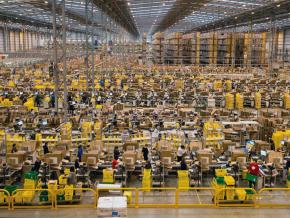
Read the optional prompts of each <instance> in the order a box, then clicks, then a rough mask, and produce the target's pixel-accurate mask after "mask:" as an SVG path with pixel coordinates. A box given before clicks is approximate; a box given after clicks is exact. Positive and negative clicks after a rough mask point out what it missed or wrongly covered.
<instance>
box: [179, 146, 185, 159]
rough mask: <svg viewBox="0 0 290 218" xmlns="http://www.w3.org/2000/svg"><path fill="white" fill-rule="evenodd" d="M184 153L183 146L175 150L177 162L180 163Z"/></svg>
mask: <svg viewBox="0 0 290 218" xmlns="http://www.w3.org/2000/svg"><path fill="white" fill-rule="evenodd" d="M185 153H186V151H185V147H184V145H180V146H179V148H178V150H177V162H180V161H181V160H182V158H183V156H184V154H185Z"/></svg>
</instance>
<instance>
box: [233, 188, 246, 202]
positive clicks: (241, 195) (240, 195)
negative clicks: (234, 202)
mask: <svg viewBox="0 0 290 218" xmlns="http://www.w3.org/2000/svg"><path fill="white" fill-rule="evenodd" d="M236 195H237V196H238V199H239V200H241V201H244V200H246V195H247V193H246V191H245V190H244V189H237V190H236Z"/></svg>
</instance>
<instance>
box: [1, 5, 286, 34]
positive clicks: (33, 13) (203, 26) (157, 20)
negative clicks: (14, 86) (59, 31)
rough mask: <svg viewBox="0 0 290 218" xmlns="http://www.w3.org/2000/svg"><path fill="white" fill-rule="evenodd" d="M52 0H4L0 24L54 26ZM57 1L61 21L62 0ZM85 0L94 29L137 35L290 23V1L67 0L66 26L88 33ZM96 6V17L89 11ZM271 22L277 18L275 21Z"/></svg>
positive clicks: (279, 25) (94, 12) (244, 28)
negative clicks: (87, 3) (250, 24)
mask: <svg viewBox="0 0 290 218" xmlns="http://www.w3.org/2000/svg"><path fill="white" fill-rule="evenodd" d="M53 1H54V0H0V19H1V23H2V24H3V22H4V23H6V24H7V23H10V25H12V24H13V23H18V24H19V23H21V24H22V25H28V26H31V27H34V28H35V27H37V28H39V27H41V28H52V2H53ZM55 1H56V3H57V5H58V6H57V7H56V14H57V22H58V25H60V24H61V2H62V0H55ZM86 1H88V2H89V5H88V13H89V15H88V24H89V25H91V24H93V26H94V28H96V29H95V31H94V32H96V33H98V34H102V33H103V32H105V31H108V32H110V33H121V34H123V33H124V31H126V32H127V33H129V34H131V36H134V37H135V38H136V37H138V36H139V35H141V34H143V33H147V34H148V35H149V36H150V35H152V34H154V33H155V32H158V31H165V32H167V33H169V32H175V31H180V32H191V31H210V30H213V29H214V30H219V29H225V28H226V29H231V28H237V27H238V28H239V30H244V31H246V30H247V28H249V21H252V24H253V26H252V27H253V28H254V29H256V30H260V29H269V28H270V25H273V23H275V25H276V26H277V27H279V28H285V27H288V26H290V20H289V17H290V14H289V12H290V1H289V0H65V2H66V24H67V30H69V31H75V32H82V33H85V30H86V3H85V2H86ZM92 11H93V16H91V13H92ZM271 21H273V22H271Z"/></svg>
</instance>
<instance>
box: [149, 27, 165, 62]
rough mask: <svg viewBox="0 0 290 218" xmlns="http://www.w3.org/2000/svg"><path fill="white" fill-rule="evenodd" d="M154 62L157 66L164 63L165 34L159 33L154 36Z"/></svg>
mask: <svg viewBox="0 0 290 218" xmlns="http://www.w3.org/2000/svg"><path fill="white" fill-rule="evenodd" d="M152 51H153V60H154V63H156V64H163V63H164V33H161V32H158V33H155V34H154V35H153V41H152Z"/></svg>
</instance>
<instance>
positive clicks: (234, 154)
mask: <svg viewBox="0 0 290 218" xmlns="http://www.w3.org/2000/svg"><path fill="white" fill-rule="evenodd" d="M238 157H247V155H246V154H245V152H244V151H242V150H233V151H232V156H231V161H236V160H237V158H238Z"/></svg>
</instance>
